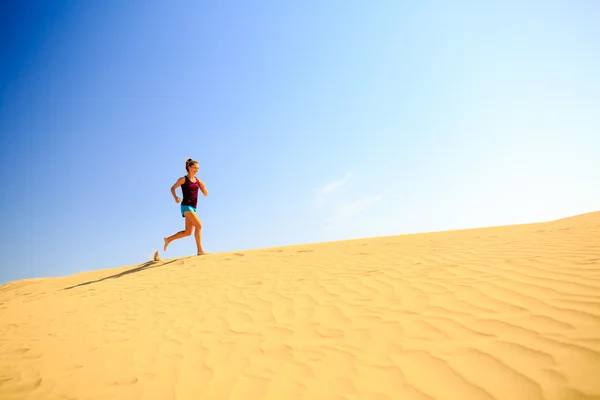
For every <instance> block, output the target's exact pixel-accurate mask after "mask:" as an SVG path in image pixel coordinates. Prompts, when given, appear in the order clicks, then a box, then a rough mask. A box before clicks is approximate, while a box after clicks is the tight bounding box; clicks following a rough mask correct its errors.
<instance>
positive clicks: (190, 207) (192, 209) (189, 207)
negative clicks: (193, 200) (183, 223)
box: [181, 205, 196, 218]
mask: <svg viewBox="0 0 600 400" xmlns="http://www.w3.org/2000/svg"><path fill="white" fill-rule="evenodd" d="M186 211H193V212H196V209H195V208H194V207H192V206H184V205H182V206H181V216H182V217H184V218H185V215H183V214H184V213H185V212H186Z"/></svg>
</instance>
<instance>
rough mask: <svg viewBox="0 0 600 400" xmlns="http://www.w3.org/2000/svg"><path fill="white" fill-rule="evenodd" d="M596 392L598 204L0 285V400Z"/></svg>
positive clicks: (284, 399)
mask: <svg viewBox="0 0 600 400" xmlns="http://www.w3.org/2000/svg"><path fill="white" fill-rule="evenodd" d="M162 257H165V255H164V254H162ZM592 398H595V399H600V212H595V213H589V214H584V215H578V216H575V217H571V218H565V219H561V220H558V221H552V222H544V223H535V224H526V225H513V226H502V227H492V228H482V229H469V230H462V231H447V232H436V233H423V234H414V235H400V236H393V237H377V238H368V239H359V240H348V241H340V242H330V243H318V244H309V245H303V246H287V247H280V248H268V249H254V250H248V251H239V252H231V253H217V254H209V255H206V256H199V257H198V256H191V257H186V258H178V259H168V258H165V259H162V260H160V261H148V262H145V263H142V264H139V265H134V266H128V267H121V268H115V269H108V270H102V271H94V272H86V273H80V274H77V275H73V276H69V277H61V278H47V279H28V280H23V281H16V282H11V283H8V284H5V285H3V286H1V287H0V399H2V400H9V399H82V400H83V399H126V400H132V399H159V400H168V399H245V400H252V399H277V400H291V399H316V400H320V399H419V400H421V399H444V400H445V399H449V400H452V399H457V400H458V399H460V400H467V399H510V400H517V399H532V400H533V399H561V400H564V399H592Z"/></svg>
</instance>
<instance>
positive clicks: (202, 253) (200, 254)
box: [196, 251, 208, 256]
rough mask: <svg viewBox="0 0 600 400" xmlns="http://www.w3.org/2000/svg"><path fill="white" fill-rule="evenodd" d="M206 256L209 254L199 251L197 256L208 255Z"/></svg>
mask: <svg viewBox="0 0 600 400" xmlns="http://www.w3.org/2000/svg"><path fill="white" fill-rule="evenodd" d="M206 254H208V253H207V252H205V251H199V252H198V254H196V255H197V256H203V255H206Z"/></svg>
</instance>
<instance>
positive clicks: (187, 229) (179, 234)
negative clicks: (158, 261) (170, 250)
mask: <svg viewBox="0 0 600 400" xmlns="http://www.w3.org/2000/svg"><path fill="white" fill-rule="evenodd" d="M193 229H194V225H193V224H191V223H190V221H189V218H185V229H184V230H182V231H179V232H177V233H176V234H174V235H171V236H169V237H166V238H165V248H164V251H167V247H168V246H169V243H171V242H172V241H173V240H176V239H181V238H184V237H186V236H190V235H191V234H192V230H193Z"/></svg>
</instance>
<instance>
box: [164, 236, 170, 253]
mask: <svg viewBox="0 0 600 400" xmlns="http://www.w3.org/2000/svg"><path fill="white" fill-rule="evenodd" d="M168 245H169V241H168V240H167V238H165V248H164V249H163V251H167V246H168Z"/></svg>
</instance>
